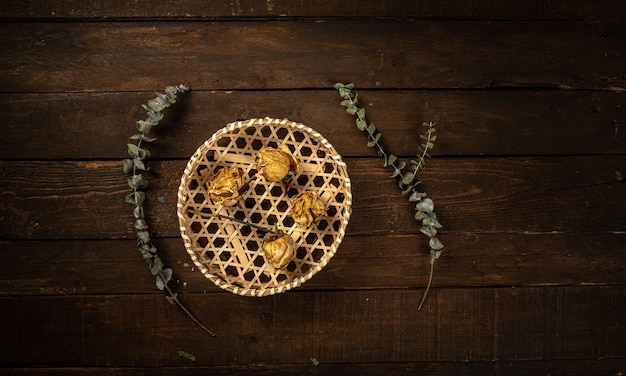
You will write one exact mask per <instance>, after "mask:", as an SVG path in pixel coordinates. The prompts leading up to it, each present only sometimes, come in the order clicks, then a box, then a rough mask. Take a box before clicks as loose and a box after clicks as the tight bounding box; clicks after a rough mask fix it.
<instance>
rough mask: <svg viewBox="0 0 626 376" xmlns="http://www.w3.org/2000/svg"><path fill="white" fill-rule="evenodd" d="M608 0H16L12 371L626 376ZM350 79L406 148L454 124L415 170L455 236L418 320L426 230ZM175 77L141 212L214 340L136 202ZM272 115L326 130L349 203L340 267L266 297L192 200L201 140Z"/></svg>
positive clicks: (11, 69)
mask: <svg viewBox="0 0 626 376" xmlns="http://www.w3.org/2000/svg"><path fill="white" fill-rule="evenodd" d="M593 3H594V2H589V1H582V0H580V1H570V2H561V1H525V2H515V4H510V2H507V1H501V0H492V1H480V2H478V1H467V0H457V1H447V2H426V1H410V2H409V1H384V2H383V1H376V2H357V1H351V0H348V1H328V0H317V1H307V2H291V1H262V0H237V1H230V2H224V3H223V4H218V3H217V2H204V1H198V0H186V1H178V2H175V4H161V3H158V4H155V3H153V2H148V1H145V0H142V1H132V2H130V1H121V0H120V1H117V0H116V1H109V2H92V1H85V0H72V1H45V2H44V1H30V2H26V1H4V2H2V4H0V38H1V39H0V40H2V42H0V52H2V53H1V54H0V83H1V84H2V85H0V111H1V113H2V120H1V123H0V129H1V131H2V136H1V137H0V177H1V181H0V257H1V259H2V262H0V304H1V306H2V309H1V310H0V336H1V337H2V338H3V341H2V343H1V344H0V373H2V374H9V375H25V374H46V375H49V374H53V375H54V374H58V375H73V374H86V375H101V374H109V373H115V374H120V375H166V374H177V375H205V374H216V375H238V374H242V375H243V374H256V375H277V374H319V375H352V374H355V375H356V374H362V375H382V374H385V375H396V374H397V375H404V374H425V375H451V374H452V375H474V374H480V375H485V374H499V375H547V374H551V375H590V374H594V375H621V374H622V373H623V372H626V300H625V297H626V183H624V182H623V181H620V179H618V177H619V173H620V172H621V174H622V175H626V108H625V107H626V100H625V97H624V95H625V94H624V93H623V91H624V90H626V73H625V71H624V67H625V66H626V44H625V43H624V41H626V29H625V28H624V21H625V20H626V7H624V5H623V4H622V2H621V1H616V0H615V1H603V2H598V3H599V4H593ZM337 81H341V82H354V83H355V84H356V85H357V90H358V92H359V94H360V98H361V100H362V103H364V104H365V105H366V106H367V111H368V115H369V117H370V120H371V121H373V122H375V123H376V124H377V126H378V128H379V129H380V130H381V131H382V133H383V135H384V136H383V140H384V143H385V145H386V146H387V148H388V149H389V150H391V151H392V152H393V153H395V154H398V155H401V156H405V157H410V156H411V155H412V154H414V153H415V152H416V147H417V144H418V143H419V142H420V139H419V132H420V124H421V123H422V122H424V121H431V120H432V121H437V123H438V125H437V129H438V133H439V139H438V140H437V144H436V147H435V149H434V151H433V153H432V154H433V159H432V160H429V161H428V166H427V169H426V170H424V171H423V173H422V175H421V179H422V181H423V188H424V190H426V191H427V192H429V194H430V196H431V197H432V198H433V199H434V201H435V203H436V206H437V210H436V211H437V213H438V217H439V218H440V220H441V222H442V224H443V225H444V231H443V233H442V235H441V240H442V241H443V242H444V243H445V244H446V246H447V247H446V248H445V250H444V253H443V255H442V257H441V258H440V259H439V260H438V261H437V264H436V271H435V278H434V283H433V290H432V291H431V294H430V297H429V299H428V300H427V302H426V305H425V306H424V308H423V309H422V310H421V311H417V303H418V302H419V299H420V298H421V296H422V293H423V291H424V286H425V284H426V281H427V278H428V275H427V272H428V267H429V260H428V249H427V244H426V242H427V239H425V238H424V236H422V235H420V234H419V229H418V227H417V224H416V222H415V221H414V220H413V213H412V208H411V205H409V204H408V203H407V201H406V199H405V198H404V197H402V196H401V195H400V192H399V191H398V189H397V184H396V183H395V182H394V181H393V180H391V179H389V178H388V176H389V172H388V171H385V170H384V169H383V168H382V167H381V163H380V161H379V160H378V159H377V158H376V156H375V155H374V154H373V153H372V151H371V149H368V148H367V147H366V146H365V140H364V135H363V134H361V133H360V132H358V130H357V129H356V128H355V127H354V123H353V119H352V118H351V117H350V116H349V115H348V114H346V113H345V112H344V111H343V109H342V108H341V107H340V106H339V102H340V98H339V96H338V93H337V92H336V91H335V90H333V89H332V84H334V83H335V82H337ZM180 82H183V83H186V84H188V85H190V86H191V88H192V91H191V92H190V93H188V94H186V95H185V96H183V97H182V98H181V100H180V101H179V103H177V104H176V105H175V106H174V107H173V108H171V109H168V112H167V114H166V117H165V119H164V121H163V122H162V123H161V124H160V125H159V127H158V128H157V129H155V132H154V133H155V135H156V136H157V137H159V139H158V141H157V142H156V143H155V144H154V145H153V146H152V147H151V151H152V152H153V155H154V157H155V158H154V159H153V160H150V161H148V163H149V165H150V167H151V170H150V172H149V180H150V182H151V188H149V190H148V191H147V193H148V201H147V204H146V210H147V215H148V219H149V222H150V224H151V229H152V231H153V234H154V236H155V238H156V240H155V242H156V243H157V246H158V247H159V250H160V252H161V254H162V257H163V259H164V260H165V262H166V264H167V265H168V266H171V267H172V268H173V269H174V273H175V279H176V281H175V282H176V287H177V288H178V290H179V291H180V296H181V300H182V301H183V302H184V303H185V304H186V305H187V306H188V307H189V309H190V310H191V311H193V312H194V313H195V314H196V316H198V318H199V319H200V320H201V321H203V322H204V323H206V324H207V325H208V326H209V327H211V328H212V329H214V330H215V332H216V333H217V336H216V337H215V338H213V337H210V336H208V335H207V334H206V333H204V332H202V331H201V330H199V329H198V327H197V326H195V325H194V324H193V322H191V321H190V320H189V319H188V318H187V317H186V316H185V315H184V314H183V313H182V312H181V311H180V310H179V309H177V307H175V306H172V305H170V304H168V303H167V301H166V300H165V299H164V298H163V295H162V294H161V292H160V291H158V290H157V289H156V287H155V286H154V279H153V278H152V276H151V275H150V273H149V271H148V270H147V268H146V265H145V263H144V262H143V261H142V258H141V255H140V254H139V253H138V252H137V251H136V249H135V241H134V240H133V236H134V230H133V227H132V208H131V207H129V206H128V204H124V202H123V199H124V196H125V195H126V194H127V193H128V192H129V188H128V185H127V184H126V178H125V176H124V174H123V172H122V171H121V159H123V158H124V157H125V153H126V147H125V144H126V141H127V137H128V136H129V135H131V134H132V133H133V130H134V123H135V121H136V120H139V119H141V118H143V116H144V114H143V110H142V108H141V104H142V103H145V102H146V101H147V100H148V99H150V98H151V97H152V96H153V94H152V92H153V91H154V90H162V89H163V88H164V87H165V86H167V85H172V84H178V83H180ZM264 116H272V117H277V118H280V117H287V118H290V119H291V120H294V121H299V122H302V123H305V124H307V125H308V126H311V127H313V128H315V129H316V130H318V131H320V132H321V133H322V134H323V135H324V136H325V137H326V138H327V139H328V140H329V141H330V142H331V143H332V144H333V145H334V146H335V147H336V149H337V150H338V151H339V152H340V153H341V154H342V155H343V156H344V158H345V160H346V162H347V164H348V168H349V173H350V175H351V178H352V180H353V187H354V192H353V193H354V206H353V216H352V219H351V221H350V224H349V226H348V231H347V235H346V238H345V240H344V242H343V243H342V245H341V247H340V249H339V252H338V253H337V255H336V256H335V257H334V258H333V259H332V261H331V262H330V264H329V265H328V266H327V267H326V268H325V269H324V270H323V271H322V272H320V273H318V274H317V275H316V276H315V277H314V278H313V279H312V280H311V281H309V282H307V283H305V284H304V285H303V286H301V287H300V288H298V289H296V290H294V291H290V292H288V293H286V294H282V295H277V296H270V297H266V298H259V299H256V298H245V297H239V296H235V295H233V294H230V293H228V292H225V291H222V290H220V289H219V288H217V287H215V286H214V285H213V284H211V283H210V282H208V281H207V280H206V279H205V278H204V277H203V276H202V275H201V274H200V273H199V272H198V270H197V269H195V268H194V267H193V264H192V262H191V261H190V260H189V258H188V256H187V254H186V252H185V250H184V247H183V243H182V240H181V239H180V238H179V236H178V229H177V221H176V217H175V202H176V189H177V186H178V181H179V179H180V176H181V173H182V170H183V168H184V165H185V163H186V160H187V158H189V156H190V155H191V154H192V153H193V151H194V150H195V149H196V147H197V146H198V145H199V144H200V143H202V142H203V141H204V140H205V139H207V138H208V137H210V135H211V134H212V133H213V132H215V131H216V130H218V129H219V128H221V127H223V126H224V125H225V124H226V123H228V122H231V121H234V120H237V119H246V118H252V117H264ZM179 350H184V351H187V352H189V353H191V354H194V355H195V356H196V358H197V361H196V362H191V361H189V360H187V359H185V358H183V357H181V356H179V355H178V353H177V351H179ZM311 358H315V359H317V360H318V361H319V362H320V364H319V365H317V366H315V365H314V364H313V362H312V361H311Z"/></svg>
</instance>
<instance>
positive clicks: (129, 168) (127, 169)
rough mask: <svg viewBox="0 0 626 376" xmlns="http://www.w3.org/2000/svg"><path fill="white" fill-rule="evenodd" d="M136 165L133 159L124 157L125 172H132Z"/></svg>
mask: <svg viewBox="0 0 626 376" xmlns="http://www.w3.org/2000/svg"><path fill="white" fill-rule="evenodd" d="M134 166H135V164H134V163H133V160H132V159H128V158H127V159H124V172H125V173H127V174H130V173H131V172H133V167H134Z"/></svg>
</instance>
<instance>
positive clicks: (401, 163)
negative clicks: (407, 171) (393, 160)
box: [398, 161, 406, 170]
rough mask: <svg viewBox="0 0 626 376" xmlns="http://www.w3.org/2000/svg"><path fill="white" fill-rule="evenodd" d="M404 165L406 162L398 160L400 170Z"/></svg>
mask: <svg viewBox="0 0 626 376" xmlns="http://www.w3.org/2000/svg"><path fill="white" fill-rule="evenodd" d="M405 167H406V162H405V161H400V162H398V168H399V169H400V170H402V169H403V168H405Z"/></svg>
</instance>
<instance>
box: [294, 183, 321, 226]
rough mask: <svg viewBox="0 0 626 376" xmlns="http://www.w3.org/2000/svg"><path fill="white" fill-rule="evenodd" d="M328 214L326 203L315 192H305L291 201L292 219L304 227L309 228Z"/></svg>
mask: <svg viewBox="0 0 626 376" xmlns="http://www.w3.org/2000/svg"><path fill="white" fill-rule="evenodd" d="M325 213H326V207H325V206H324V202H322V200H321V199H320V197H319V195H318V194H317V193H316V192H314V191H305V192H302V193H300V194H298V195H297V196H295V197H294V198H292V199H291V217H292V218H293V220H294V221H295V222H296V223H297V224H299V225H302V226H305V227H309V226H311V224H312V223H313V222H314V221H315V219H317V217H319V216H320V215H324V214H325Z"/></svg>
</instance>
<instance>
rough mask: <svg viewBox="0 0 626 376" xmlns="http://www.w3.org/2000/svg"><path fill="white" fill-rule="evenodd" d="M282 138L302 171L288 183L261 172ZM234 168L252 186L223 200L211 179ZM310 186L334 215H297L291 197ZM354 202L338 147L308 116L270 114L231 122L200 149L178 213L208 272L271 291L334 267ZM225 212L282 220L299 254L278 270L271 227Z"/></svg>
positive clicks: (245, 288)
mask: <svg viewBox="0 0 626 376" xmlns="http://www.w3.org/2000/svg"><path fill="white" fill-rule="evenodd" d="M282 144H285V145H287V146H288V147H289V149H290V150H291V152H292V154H293V155H294V156H295V157H296V159H297V160H298V162H299V168H298V171H297V172H296V173H295V174H293V175H292V176H291V177H290V179H288V180H289V181H288V183H285V182H275V183H273V182H268V181H266V180H265V179H264V178H262V177H261V178H257V177H256V176H255V173H256V170H255V169H254V166H253V163H252V162H253V160H254V157H255V156H256V154H257V152H258V151H259V150H261V149H262V148H263V147H267V146H271V147H274V148H277V147H278V146H279V145H282ZM232 167H239V168H241V169H242V170H243V171H244V174H245V177H246V181H247V182H248V188H247V189H246V190H245V191H244V192H243V193H242V195H241V198H240V200H239V203H238V204H237V205H235V206H232V207H224V206H221V205H216V204H214V203H213V202H212V201H211V199H210V198H209V197H208V193H207V186H208V182H209V181H210V180H211V178H212V177H213V176H214V175H215V174H217V172H218V171H219V170H220V169H222V168H232ZM305 190H313V191H316V192H317V193H318V194H319V196H320V197H321V199H322V201H324V202H325V204H326V215H325V216H321V217H319V218H318V220H317V221H316V222H315V223H313V224H312V225H311V226H310V227H307V228H304V227H301V226H300V225H298V224H296V223H295V222H294V220H293V218H292V217H291V216H290V214H289V209H290V198H291V197H293V196H295V195H296V194H298V193H300V192H302V191H305ZM351 205H352V193H351V185H350V178H349V177H348V172H347V168H346V165H345V163H344V162H343V161H342V159H341V156H340V155H339V154H338V153H337V152H336V151H335V149H334V148H333V146H332V145H331V144H330V143H329V142H328V141H327V140H326V139H325V138H324V137H322V135H321V134H319V133H318V132H316V131H314V130H313V129H311V128H309V127H307V126H305V125H303V124H301V123H296V122H292V121H289V120H287V119H272V118H265V119H250V120H246V121H238V122H234V123H230V124H228V125H227V126H226V127H224V128H222V129H221V130H219V131H217V132H216V133H215V134H214V135H213V136H212V137H211V138H210V139H209V140H207V141H205V142H204V144H203V145H201V146H200V147H199V148H198V149H197V150H196V152H195V153H194V155H193V156H192V157H191V159H190V160H189V162H188V163H187V167H186V168H185V171H184V173H183V176H182V178H181V182H180V186H179V189H178V203H177V214H178V220H179V224H180V232H181V236H182V238H183V241H184V243H185V248H186V249H187V252H188V253H189V255H190V256H191V259H192V260H193V262H194V263H195V264H196V266H197V267H198V268H199V269H200V271H201V272H202V273H203V274H204V276H206V277H207V278H209V279H210V280H211V281H213V282H214V283H215V284H216V285H217V286H219V287H221V288H223V289H225V290H228V291H231V292H233V293H235V294H239V295H245V296H264V295H271V294H276V293H280V292H284V291H287V290H289V289H292V288H295V287H297V286H299V285H301V284H302V283H304V282H305V281H307V280H309V279H310V278H311V277H313V275H315V274H316V273H317V272H319V271H320V270H322V268H323V267H324V266H326V264H327V263H328V261H329V260H330V259H331V257H333V255H334V254H335V252H337V247H338V246H339V244H340V243H341V241H342V239H343V237H344V235H345V230H346V226H347V225H348V221H349V219H350V213H351ZM217 214H220V215H224V216H229V217H232V218H236V219H239V220H242V221H246V222H249V223H253V224H256V225H259V226H262V227H265V228H268V229H271V228H273V227H274V225H277V226H278V228H279V229H281V230H283V231H284V232H286V233H288V234H290V235H291V236H292V237H293V238H294V240H295V243H296V254H295V257H294V258H293V259H292V260H291V261H290V262H289V264H287V266H286V267H284V268H282V269H274V268H273V267H272V266H270V265H269V264H266V262H265V258H264V255H263V251H262V250H261V244H262V239H263V236H264V235H265V233H264V232H263V231H261V230H258V229H255V228H253V227H250V226H248V225H245V224H241V223H239V222H236V221H232V220H229V219H225V218H223V217H222V218H218V217H217V216H216V215H217Z"/></svg>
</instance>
